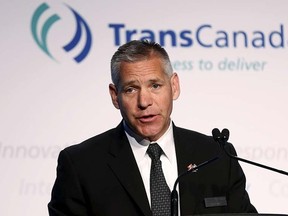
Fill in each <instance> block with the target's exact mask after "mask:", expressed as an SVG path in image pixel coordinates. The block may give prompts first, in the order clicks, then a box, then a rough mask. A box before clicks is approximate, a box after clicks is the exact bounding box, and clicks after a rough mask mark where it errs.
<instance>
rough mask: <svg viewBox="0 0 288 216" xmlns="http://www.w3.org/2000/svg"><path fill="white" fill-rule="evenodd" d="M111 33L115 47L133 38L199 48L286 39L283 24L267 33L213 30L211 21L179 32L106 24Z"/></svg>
mask: <svg viewBox="0 0 288 216" xmlns="http://www.w3.org/2000/svg"><path fill="white" fill-rule="evenodd" d="M108 26H109V28H110V29H111V30H112V33H113V35H114V45H115V46H119V45H121V44H123V43H126V42H128V41H131V40H133V39H147V40H152V41H157V42H159V43H160V44H161V45H162V46H172V47H196V46H198V47H203V48H256V49H261V48H275V49H278V48H280V49H281V48H285V47H286V46H287V41H286V39H285V34H284V26H283V24H280V25H279V26H277V28H276V29H273V30H271V31H269V32H264V31H261V30H254V31H249V32H248V31H244V30H238V31H228V30H223V29H216V28H215V27H213V25H211V24H203V25H200V26H198V27H196V28H194V29H193V30H191V29H184V30H180V31H175V30H173V29H171V30H152V29H131V28H127V27H126V25H125V24H123V23H115V24H109V25H108Z"/></svg>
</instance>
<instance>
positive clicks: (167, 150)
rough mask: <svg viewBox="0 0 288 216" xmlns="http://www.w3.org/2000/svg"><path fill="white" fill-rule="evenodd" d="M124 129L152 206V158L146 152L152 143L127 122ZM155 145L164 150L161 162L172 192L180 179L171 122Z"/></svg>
mask: <svg viewBox="0 0 288 216" xmlns="http://www.w3.org/2000/svg"><path fill="white" fill-rule="evenodd" d="M124 128H125V133H126V135H127V138H128V140H129V143H130V145H131V148H132V151H133V154H134V157H135V160H136V162H137V165H138V168H139V171H140V173H141V176H142V180H143V183H144V186H145V190H146V194H147V197H148V200H149V203H150V205H151V198H150V169H151V158H150V157H149V155H148V154H147V152H146V151H147V149H148V146H149V144H150V141H149V140H146V139H143V138H141V137H139V136H138V135H136V134H135V133H134V132H133V131H131V129H130V128H129V127H128V126H127V125H126V124H125V122H124ZM153 143H158V145H159V146H160V147H161V148H162V150H163V152H164V154H162V155H161V157H160V160H161V162H162V169H163V172H164V176H165V179H166V182H167V184H168V186H169V188H170V190H171V191H172V190H173V186H174V183H175V181H176V179H177V177H178V171H177V159H176V152H175V144H174V137H173V128H172V122H170V125H169V128H168V129H167V131H166V132H165V134H164V135H163V136H162V137H160V139H158V140H156V141H153V142H152V145H153Z"/></svg>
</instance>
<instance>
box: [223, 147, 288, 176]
mask: <svg viewBox="0 0 288 216" xmlns="http://www.w3.org/2000/svg"><path fill="white" fill-rule="evenodd" d="M223 148H224V147H223ZM224 151H225V152H226V154H227V155H228V156H229V157H231V158H233V159H235V160H239V161H242V162H245V163H249V164H252V165H255V166H258V167H261V168H264V169H268V170H271V171H274V172H278V173H281V174H283V175H287V176H288V172H285V171H283V170H278V169H275V168H273V167H269V166H266V165H263V164H259V163H256V162H253V161H249V160H246V159H243V158H240V157H237V156H235V155H232V154H230V153H229V152H228V151H227V150H226V149H225V148H224Z"/></svg>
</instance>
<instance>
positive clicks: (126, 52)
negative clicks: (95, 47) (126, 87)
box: [111, 40, 173, 86]
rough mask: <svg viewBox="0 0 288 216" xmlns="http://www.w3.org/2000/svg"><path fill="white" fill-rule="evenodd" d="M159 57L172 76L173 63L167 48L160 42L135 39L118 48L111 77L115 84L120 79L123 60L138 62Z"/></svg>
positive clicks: (113, 60)
mask: <svg viewBox="0 0 288 216" xmlns="http://www.w3.org/2000/svg"><path fill="white" fill-rule="evenodd" d="M152 56H157V57H159V58H160V59H161V60H162V62H163V69H164V72H165V73H166V74H167V75H168V76H169V77H170V76H171V75H172V73H173V69H172V65H171V62H170V59H169V56H168V53H167V52H166V50H165V49H164V48H163V47H161V46H160V45H159V44H158V43H155V42H150V41H147V40H143V41H140V40H133V41H130V42H128V43H126V44H124V45H122V46H120V47H119V48H118V50H117V51H116V52H115V53H114V55H113V56H112V59H111V78H112V82H113V83H114V85H116V86H117V85H118V84H119V81H120V67H121V63H122V62H130V63H133V62H137V61H142V60H146V59H149V58H151V57H152Z"/></svg>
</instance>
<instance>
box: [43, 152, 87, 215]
mask: <svg viewBox="0 0 288 216" xmlns="http://www.w3.org/2000/svg"><path fill="white" fill-rule="evenodd" d="M85 206H86V205H85V199H84V195H83V193H82V190H81V185H80V182H79V177H78V176H77V172H76V170H75V167H74V165H73V162H72V160H71V159H70V156H69V153H68V152H66V150H63V151H61V152H60V154H59V157H58V166H57V177H56V181H55V183H54V186H53V189H52V195H51V201H50V202H49V204H48V211H49V215H50V216H68V215H69V216H76V215H77V216H84V215H88V212H87V208H86V207H85Z"/></svg>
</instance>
